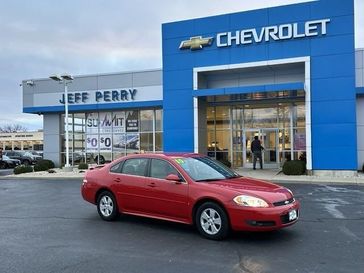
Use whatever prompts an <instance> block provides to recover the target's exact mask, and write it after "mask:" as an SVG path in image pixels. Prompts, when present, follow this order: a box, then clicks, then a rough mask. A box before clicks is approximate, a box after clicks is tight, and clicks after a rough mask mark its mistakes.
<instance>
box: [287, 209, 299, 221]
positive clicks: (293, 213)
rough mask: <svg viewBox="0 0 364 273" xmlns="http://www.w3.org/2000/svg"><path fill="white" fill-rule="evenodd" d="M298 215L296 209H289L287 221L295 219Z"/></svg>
mask: <svg viewBox="0 0 364 273" xmlns="http://www.w3.org/2000/svg"><path fill="white" fill-rule="evenodd" d="M297 217H298V213H297V210H295V209H294V210H291V211H290V212H289V213H288V221H289V222H291V221H294V220H296V219H297Z"/></svg>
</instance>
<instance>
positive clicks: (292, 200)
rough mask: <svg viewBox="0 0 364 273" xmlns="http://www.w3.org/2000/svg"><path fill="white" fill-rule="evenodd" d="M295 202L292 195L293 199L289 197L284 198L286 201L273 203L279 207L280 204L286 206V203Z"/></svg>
mask: <svg viewBox="0 0 364 273" xmlns="http://www.w3.org/2000/svg"><path fill="white" fill-rule="evenodd" d="M293 202H294V198H293V197H292V198H291V199H287V200H284V201H279V202H275V203H273V205H274V206H275V207H279V206H285V205H288V204H291V203H293Z"/></svg>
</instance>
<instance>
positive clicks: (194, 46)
mask: <svg viewBox="0 0 364 273" xmlns="http://www.w3.org/2000/svg"><path fill="white" fill-rule="evenodd" d="M213 40H214V38H212V37H208V38H202V36H196V37H191V38H190V39H189V40H187V41H182V42H181V44H180V46H179V49H191V50H198V49H202V48H203V47H204V46H210V45H211V44H212V41H213Z"/></svg>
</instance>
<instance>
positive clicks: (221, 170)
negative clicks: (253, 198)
mask: <svg viewBox="0 0 364 273" xmlns="http://www.w3.org/2000/svg"><path fill="white" fill-rule="evenodd" d="M175 161H176V162H177V163H178V164H179V165H180V166H181V167H182V168H183V169H184V170H185V171H186V172H187V173H188V175H189V176H190V177H191V178H192V179H193V180H195V181H209V180H210V181H215V180H223V179H226V178H231V177H237V176H239V175H238V174H237V173H235V172H233V171H232V170H230V169H229V168H227V167H226V166H225V165H223V164H222V163H219V162H218V161H216V160H213V159H211V158H209V157H188V158H177V159H175Z"/></svg>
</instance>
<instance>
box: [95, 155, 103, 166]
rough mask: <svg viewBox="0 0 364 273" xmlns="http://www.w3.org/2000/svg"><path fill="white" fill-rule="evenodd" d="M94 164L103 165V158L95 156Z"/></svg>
mask: <svg viewBox="0 0 364 273" xmlns="http://www.w3.org/2000/svg"><path fill="white" fill-rule="evenodd" d="M95 163H96V164H101V165H103V164H105V157H104V156H102V155H100V157H99V156H96V157H95Z"/></svg>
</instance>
